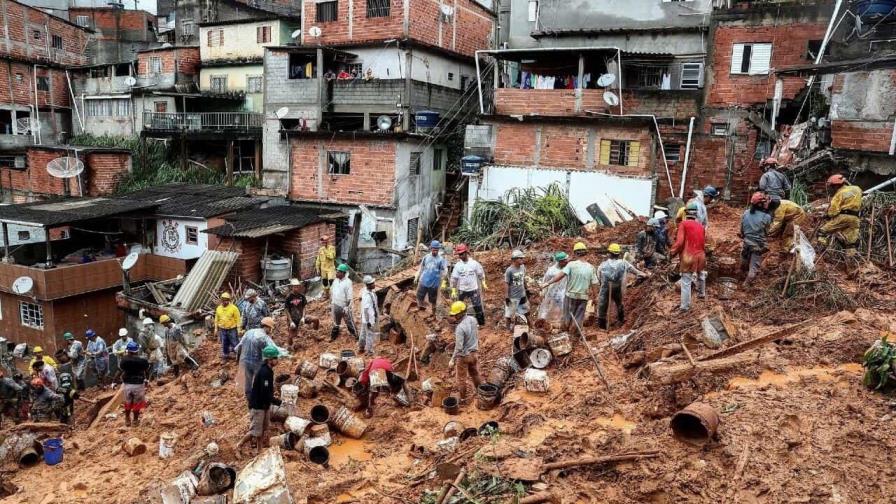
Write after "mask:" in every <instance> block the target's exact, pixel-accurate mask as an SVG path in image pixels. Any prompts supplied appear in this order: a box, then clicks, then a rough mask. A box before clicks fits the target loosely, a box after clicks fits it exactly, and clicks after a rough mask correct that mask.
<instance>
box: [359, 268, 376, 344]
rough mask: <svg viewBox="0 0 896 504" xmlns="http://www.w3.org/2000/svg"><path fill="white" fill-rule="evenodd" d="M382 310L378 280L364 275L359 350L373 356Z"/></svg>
mask: <svg viewBox="0 0 896 504" xmlns="http://www.w3.org/2000/svg"><path fill="white" fill-rule="evenodd" d="M379 319H380V310H379V307H378V306H377V299H376V282H375V281H374V280H373V277H372V276H370V275H365V276H364V289H363V290H362V291H361V336H360V337H359V338H358V352H364V353H365V354H366V355H367V356H368V357H373V348H374V346H375V345H376V340H377V336H378V334H377V329H378V327H379Z"/></svg>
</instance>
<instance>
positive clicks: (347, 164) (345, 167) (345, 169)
mask: <svg viewBox="0 0 896 504" xmlns="http://www.w3.org/2000/svg"><path fill="white" fill-rule="evenodd" d="M327 166H328V171H329V172H330V173H331V174H332V175H348V174H349V172H350V171H351V168H352V153H351V152H339V151H327Z"/></svg>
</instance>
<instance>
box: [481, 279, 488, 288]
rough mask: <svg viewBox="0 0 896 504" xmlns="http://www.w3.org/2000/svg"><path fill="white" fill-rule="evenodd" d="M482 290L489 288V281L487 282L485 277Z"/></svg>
mask: <svg viewBox="0 0 896 504" xmlns="http://www.w3.org/2000/svg"><path fill="white" fill-rule="evenodd" d="M482 290H488V283H486V281H485V279H484V278H483V279H482Z"/></svg>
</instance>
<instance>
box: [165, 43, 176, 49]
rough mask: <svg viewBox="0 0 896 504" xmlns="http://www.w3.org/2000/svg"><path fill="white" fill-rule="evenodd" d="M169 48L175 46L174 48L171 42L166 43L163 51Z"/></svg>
mask: <svg viewBox="0 0 896 504" xmlns="http://www.w3.org/2000/svg"><path fill="white" fill-rule="evenodd" d="M169 47H174V46H172V45H171V43H170V42H165V43H164V44H162V49H168V48H169Z"/></svg>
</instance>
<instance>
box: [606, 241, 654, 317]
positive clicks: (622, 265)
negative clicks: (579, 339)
mask: <svg viewBox="0 0 896 504" xmlns="http://www.w3.org/2000/svg"><path fill="white" fill-rule="evenodd" d="M607 253H608V254H609V255H610V257H609V258H607V260H605V261H604V262H602V263H600V266H598V267H597V272H598V278H599V279H600V294H599V295H598V298H597V327H598V328H599V329H607V328H608V325H607V310H608V309H609V308H610V299H612V300H613V303H614V304H615V305H616V319H617V321H618V322H619V324H620V325H622V324H624V323H625V309H624V308H623V305H622V286H623V285H624V284H625V275H626V274H627V273H634V274H635V275H638V276H642V277H643V276H647V274H646V273H644V272H642V271H641V270H639V269H638V268H636V267H635V266H634V265H633V264H632V263H630V262H628V261H626V260H625V259H623V258H622V247H621V246H620V245H619V244H618V243H611V244H610V246H609V247H607Z"/></svg>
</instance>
